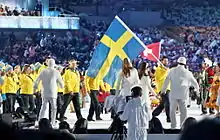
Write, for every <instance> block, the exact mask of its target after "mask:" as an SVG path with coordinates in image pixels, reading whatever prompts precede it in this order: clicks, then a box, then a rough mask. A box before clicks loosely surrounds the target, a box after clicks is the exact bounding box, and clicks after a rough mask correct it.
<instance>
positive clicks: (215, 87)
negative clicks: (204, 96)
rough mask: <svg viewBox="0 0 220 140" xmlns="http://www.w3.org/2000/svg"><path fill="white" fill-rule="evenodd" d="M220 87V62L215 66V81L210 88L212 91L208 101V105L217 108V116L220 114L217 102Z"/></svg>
mask: <svg viewBox="0 0 220 140" xmlns="http://www.w3.org/2000/svg"><path fill="white" fill-rule="evenodd" d="M219 87H220V63H218V64H217V65H216V66H215V75H214V78H213V83H212V85H211V88H210V92H211V93H212V94H211V96H210V98H209V101H208V103H206V107H208V108H215V109H216V111H217V116H218V115H219V105H218V102H217V97H218V94H219V93H218V92H219V89H220V88H219Z"/></svg>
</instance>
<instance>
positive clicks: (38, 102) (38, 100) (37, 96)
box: [35, 92, 42, 117]
mask: <svg viewBox="0 0 220 140" xmlns="http://www.w3.org/2000/svg"><path fill="white" fill-rule="evenodd" d="M35 105H36V114H37V117H38V116H39V113H40V109H41V105H42V98H41V94H40V93H39V92H37V93H36V94H35Z"/></svg>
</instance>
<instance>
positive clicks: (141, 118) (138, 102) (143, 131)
mask: <svg viewBox="0 0 220 140" xmlns="http://www.w3.org/2000/svg"><path fill="white" fill-rule="evenodd" d="M120 119H121V120H122V121H126V120H127V122H128V136H127V140H147V129H148V128H149V121H150V120H151V119H152V115H151V111H150V108H149V106H148V105H147V103H146V102H145V101H143V100H142V98H141V97H139V98H134V99H132V100H130V101H129V102H128V103H127V104H126V106H125V109H124V112H123V114H122V115H121V116H120Z"/></svg>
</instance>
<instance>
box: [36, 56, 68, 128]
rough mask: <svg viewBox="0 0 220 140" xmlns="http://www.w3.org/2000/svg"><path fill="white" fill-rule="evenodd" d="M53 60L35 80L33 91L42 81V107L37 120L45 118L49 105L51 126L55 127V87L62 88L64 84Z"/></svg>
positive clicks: (50, 60)
mask: <svg viewBox="0 0 220 140" xmlns="http://www.w3.org/2000/svg"><path fill="white" fill-rule="evenodd" d="M54 67H55V60H54V59H49V60H48V68H46V69H44V70H43V71H42V72H41V73H40V75H39V77H38V78H37V80H36V82H35V85H34V90H36V89H37V87H38V85H39V83H40V81H42V100H43V103H42V106H41V110H40V114H39V120H40V119H42V118H44V117H45V113H46V110H48V103H50V105H51V124H52V126H54V125H55V121H56V111H57V85H59V86H60V88H64V82H63V80H62V77H61V75H60V73H59V72H58V71H57V70H56V69H55V68H54Z"/></svg>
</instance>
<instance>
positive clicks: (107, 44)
mask: <svg viewBox="0 0 220 140" xmlns="http://www.w3.org/2000/svg"><path fill="white" fill-rule="evenodd" d="M144 47H145V45H144V44H143V42H141V41H140V39H139V38H138V37H137V36H136V35H135V34H134V33H133V32H132V31H131V30H130V29H129V28H128V27H127V26H126V24H125V23H124V22H123V21H122V20H121V19H120V18H119V17H118V16H116V17H115V19H114V20H113V21H112V23H111V25H110V26H109V28H108V30H107V31H106V33H105V35H104V36H103V37H102V39H101V40H100V43H99V44H98V46H97V47H96V49H95V51H94V53H93V57H92V60H91V62H90V66H89V68H88V71H87V76H89V77H92V78H98V79H100V80H102V79H103V80H104V82H106V83H108V84H109V85H110V86H112V87H113V85H114V83H115V81H116V80H117V78H118V74H119V72H120V69H121V68H122V62H123V60H124V59H125V58H129V59H130V60H133V59H135V58H136V57H137V56H138V55H139V54H140V53H141V52H143V51H144V49H145V48H144Z"/></svg>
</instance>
